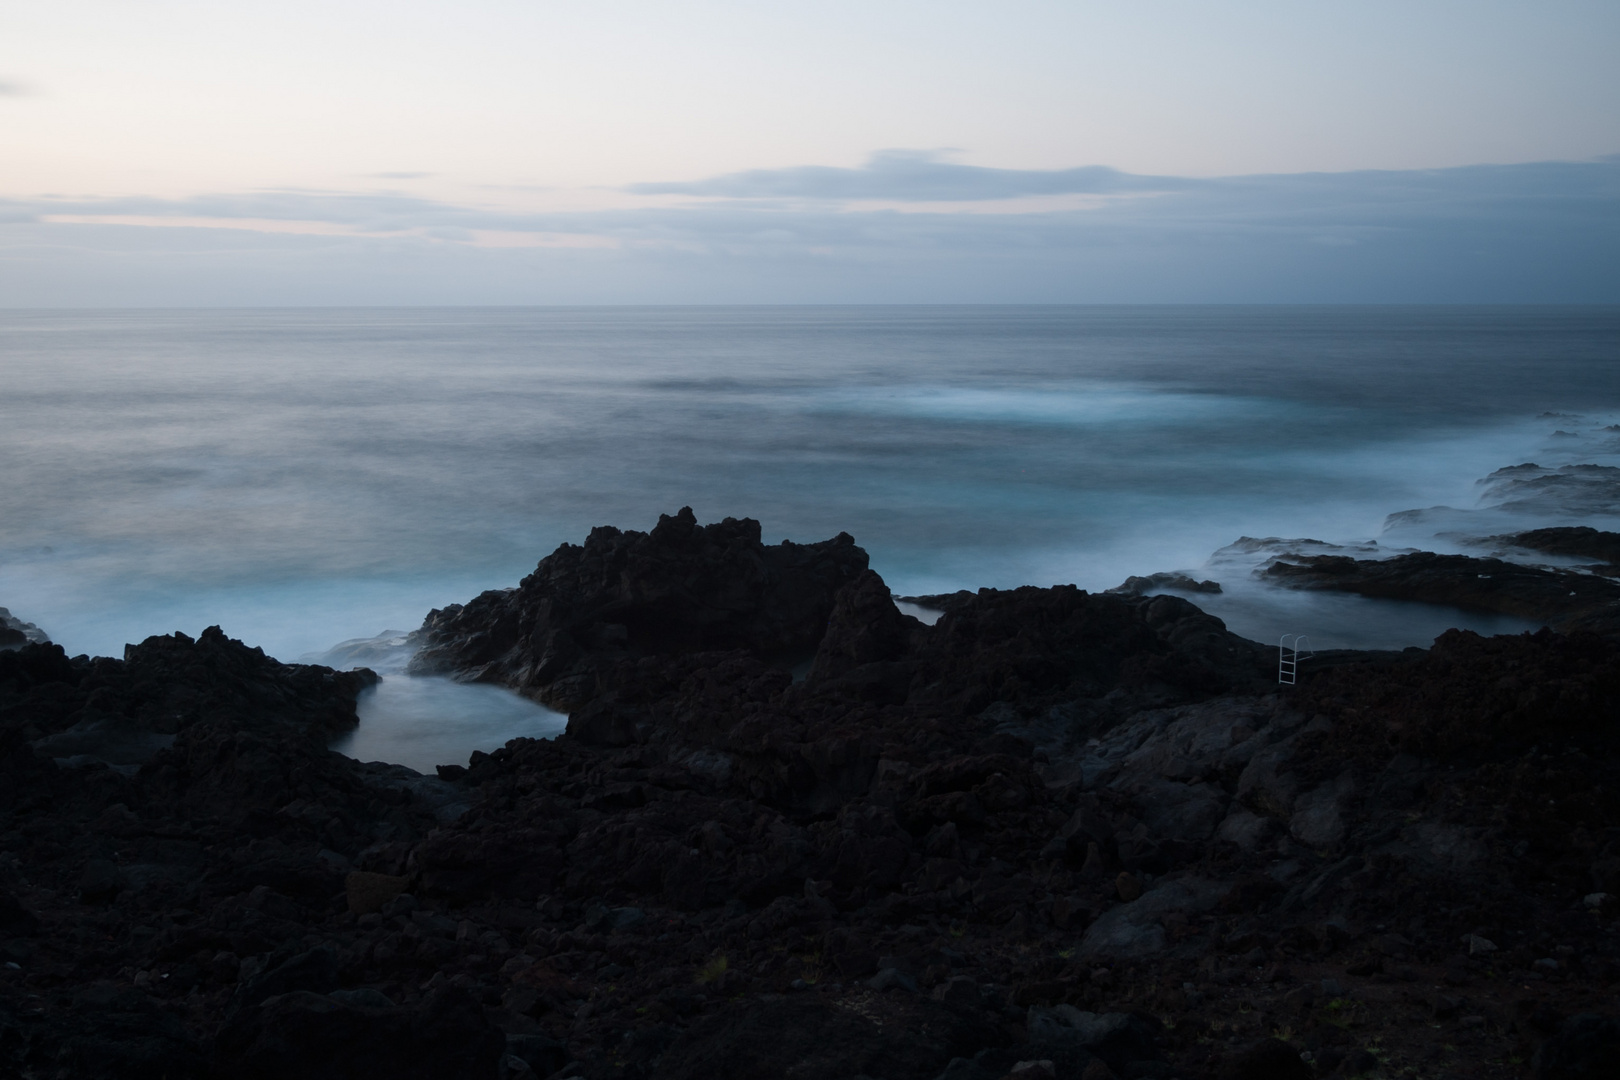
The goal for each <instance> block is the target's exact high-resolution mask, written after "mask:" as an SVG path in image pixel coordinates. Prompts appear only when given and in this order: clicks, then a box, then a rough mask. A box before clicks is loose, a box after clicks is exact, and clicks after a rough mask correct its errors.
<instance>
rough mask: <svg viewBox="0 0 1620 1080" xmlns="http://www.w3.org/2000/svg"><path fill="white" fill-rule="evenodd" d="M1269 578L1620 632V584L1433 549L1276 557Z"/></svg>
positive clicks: (1302, 585)
mask: <svg viewBox="0 0 1620 1080" xmlns="http://www.w3.org/2000/svg"><path fill="white" fill-rule="evenodd" d="M1261 576H1262V577H1263V578H1264V579H1265V580H1267V581H1270V582H1272V583H1274V584H1277V585H1285V586H1287V587H1289V588H1292V589H1323V590H1331V591H1335V592H1349V593H1357V594H1359V595H1361V596H1370V597H1377V598H1380V599H1385V600H1420V601H1423V602H1425V603H1430V604H1446V605H1449V606H1451V607H1460V608H1472V609H1474V610H1477V611H1494V612H1499V613H1501V614H1503V615H1516V616H1518V617H1520V618H1524V619H1543V620H1546V621H1547V623H1548V624H1550V625H1551V626H1552V627H1553V628H1554V629H1556V630H1575V629H1589V630H1595V631H1598V632H1600V633H1620V584H1617V583H1615V582H1613V581H1609V580H1606V579H1604V578H1596V577H1591V576H1589V575H1586V574H1576V573H1569V572H1564V571H1557V570H1538V569H1535V568H1533V567H1528V566H1519V565H1517V564H1515V563H1509V562H1503V561H1502V560H1500V559H1476V558H1473V557H1471V556H1467V555H1436V554H1434V553H1433V552H1428V551H1420V552H1415V553H1413V554H1410V555H1399V556H1396V557H1395V558H1393V559H1382V560H1373V559H1352V558H1350V557H1349V556H1345V555H1315V556H1295V557H1292V558H1282V559H1277V560H1274V561H1273V562H1272V563H1271V565H1270V566H1268V567H1266V569H1265V570H1263V571H1262V572H1261Z"/></svg>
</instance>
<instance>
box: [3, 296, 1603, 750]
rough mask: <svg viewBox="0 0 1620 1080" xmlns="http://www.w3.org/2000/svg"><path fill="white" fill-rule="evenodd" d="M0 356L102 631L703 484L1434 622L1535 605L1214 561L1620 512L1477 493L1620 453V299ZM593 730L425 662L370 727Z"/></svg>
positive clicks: (1233, 616)
mask: <svg viewBox="0 0 1620 1080" xmlns="http://www.w3.org/2000/svg"><path fill="white" fill-rule="evenodd" d="M0 363H3V372H4V379H5V381H4V394H3V395H0V452H3V455H4V457H3V460H4V463H5V470H4V475H3V479H0V604H3V605H4V606H6V607H9V608H10V609H11V611H12V612H13V613H14V614H16V615H17V616H18V617H20V618H23V619H27V620H29V621H32V622H35V623H38V624H39V625H40V626H41V627H43V628H44V629H45V630H46V631H47V632H49V633H50V634H51V636H52V637H53V639H55V640H57V641H59V642H61V643H63V644H64V645H65V646H66V647H67V648H68V649H69V650H70V651H71V652H89V653H97V654H111V655H119V654H120V653H121V650H122V647H123V644H124V643H125V642H129V641H139V640H141V639H142V638H144V637H146V636H147V635H149V634H155V633H165V632H168V631H171V630H175V629H181V630H185V631H186V632H188V633H192V634H195V633H197V632H198V631H199V630H201V629H202V628H203V627H205V626H207V625H210V624H216V623H217V624H219V625H221V626H222V627H223V628H224V629H225V631H226V632H227V633H229V634H230V635H231V636H233V637H238V638H241V639H243V640H245V641H247V642H249V643H251V644H257V645H262V646H263V647H264V648H265V649H266V651H268V652H270V653H271V654H272V655H276V656H279V657H281V658H283V659H289V660H290V659H296V658H299V657H303V656H306V655H325V654H326V650H328V649H330V648H331V646H332V645H333V644H334V643H336V642H339V641H342V640H344V639H351V638H365V637H370V636H372V635H374V634H377V633H378V632H379V631H381V630H382V629H383V628H384V627H407V628H409V627H414V626H416V625H418V624H419V623H420V621H421V619H422V616H423V615H424V614H425V613H426V612H427V611H428V610H429V609H430V608H432V607H438V606H443V605H444V604H447V603H452V602H459V601H464V600H466V599H468V598H469V597H471V596H473V595H475V594H476V593H478V592H479V591H481V590H483V589H486V588H496V587H505V586H510V585H513V584H516V582H517V581H518V579H519V578H521V577H522V576H523V575H524V574H526V573H527V572H529V571H530V570H532V569H533V567H534V564H535V562H536V561H537V560H538V559H539V558H540V557H542V556H543V555H545V554H546V553H548V552H549V551H551V550H552V549H553V548H554V547H555V546H556V545H557V544H559V543H561V542H564V541H575V542H577V541H578V540H580V539H581V538H583V536H584V535H585V534H586V533H587V532H588V531H589V529H590V528H591V527H592V526H595V525H600V524H613V525H617V526H620V527H622V528H643V529H644V528H648V527H650V526H651V525H652V524H653V523H654V522H655V521H656V520H657V516H658V514H659V513H661V512H663V513H670V512H673V511H675V510H676V509H678V508H679V507H681V506H683V505H691V506H692V507H693V508H694V510H695V511H696V512H697V515H698V517H699V519H700V520H703V521H714V520H718V519H720V518H722V517H725V516H728V515H731V516H749V517H755V518H758V519H760V520H761V522H762V523H763V526H764V532H765V536H766V539H767V541H768V542H774V541H776V540H779V539H782V538H784V537H790V538H792V539H795V540H800V541H812V540H820V539H824V538H826V537H828V536H831V535H834V534H835V533H837V532H839V531H841V530H843V531H848V532H850V533H852V534H853V535H854V536H855V538H856V540H857V541H858V542H859V543H860V544H861V545H862V546H863V547H865V548H866V549H867V551H868V552H870V553H871V556H872V564H873V567H874V568H875V569H876V570H878V571H879V572H880V573H881V574H882V575H883V576H884V578H885V579H886V580H887V581H888V582H889V583H890V585H891V586H892V587H893V588H894V590H895V591H896V592H897V593H902V594H915V593H933V592H945V591H952V590H955V589H958V588H977V587H979V586H986V585H988V586H1014V585H1020V584H1038V585H1045V584H1053V583H1059V582H1073V583H1075V584H1078V585H1080V586H1081V587H1083V588H1087V589H1104V588H1108V587H1111V586H1114V585H1117V584H1119V583H1120V582H1121V581H1122V580H1123V579H1124V578H1125V577H1127V576H1129V575H1132V574H1148V573H1152V572H1154V571H1160V570H1187V571H1190V572H1192V573H1194V574H1195V575H1196V576H1199V577H1213V578H1214V579H1216V580H1219V581H1220V582H1221V583H1222V586H1223V589H1224V591H1223V592H1222V593H1221V594H1219V595H1216V596H1206V595H1197V596H1192V597H1190V598H1191V599H1193V600H1194V601H1195V602H1197V603H1200V604H1201V605H1203V606H1205V607H1206V608H1207V609H1209V610H1211V611H1212V612H1214V613H1216V614H1218V615H1219V616H1221V617H1222V618H1223V619H1226V620H1227V622H1228V624H1229V625H1230V626H1232V628H1233V629H1235V630H1237V631H1238V632H1240V633H1243V634H1246V635H1248V636H1250V637H1254V638H1257V639H1260V640H1268V641H1275V640H1276V637H1277V636H1278V635H1279V634H1280V633H1283V632H1305V633H1309V634H1310V635H1311V637H1312V641H1313V643H1314V644H1315V645H1316V646H1317V647H1318V648H1322V647H1332V646H1336V645H1343V646H1358V647H1400V646H1405V645H1426V644H1428V642H1429V641H1430V640H1432V639H1433V637H1434V636H1435V635H1436V634H1438V633H1440V632H1441V631H1443V630H1444V629H1446V628H1448V627H1450V626H1465V627H1470V628H1474V629H1478V630H1480V631H1481V632H1514V631H1517V630H1520V629H1524V628H1526V627H1527V624H1524V623H1522V622H1519V621H1517V620H1511V619H1504V618H1500V617H1493V616H1488V615H1480V614H1477V613H1468V612H1461V611H1452V610H1449V609H1435V608H1429V607H1425V606H1423V605H1411V604H1400V603H1375V602H1371V601H1365V600H1360V599H1356V598H1352V597H1346V596H1329V595H1324V594H1307V593H1297V592H1286V591H1283V590H1279V589H1275V588H1271V587H1268V586H1264V585H1261V584H1260V583H1258V582H1257V581H1255V580H1254V578H1253V577H1252V571H1253V569H1254V566H1255V565H1257V564H1258V557H1255V558H1251V559H1249V560H1248V561H1247V562H1245V561H1244V558H1242V557H1238V556H1234V555H1232V554H1231V553H1228V554H1226V555H1225V556H1222V557H1216V555H1215V553H1216V552H1217V551H1218V550H1220V549H1222V548H1223V547H1224V546H1226V545H1228V544H1230V543H1231V542H1232V541H1234V540H1236V539H1237V538H1238V537H1239V536H1244V535H1247V536H1252V537H1284V538H1300V537H1311V538H1316V539H1320V540H1325V541H1331V542H1335V543H1346V542H1358V543H1362V544H1366V543H1369V542H1373V541H1376V542H1377V543H1378V544H1380V545H1382V547H1381V549H1380V550H1382V551H1385V552H1388V553H1393V552H1394V551H1396V550H1399V549H1402V548H1408V547H1424V548H1428V549H1431V550H1457V549H1458V548H1459V545H1462V544H1464V543H1465V540H1466V537H1467V536H1469V535H1475V536H1483V535H1490V534H1492V533H1498V532H1503V531H1510V530H1511V529H1517V528H1529V527H1534V526H1536V525H1542V524H1557V523H1570V524H1573V523H1580V524H1591V525H1596V526H1598V527H1605V526H1607V527H1610V528H1614V527H1615V520H1616V519H1615V512H1616V507H1615V506H1614V505H1613V503H1612V501H1610V502H1604V501H1603V500H1604V498H1605V497H1607V496H1605V497H1600V498H1597V500H1596V501H1593V500H1591V499H1588V500H1587V501H1586V502H1584V503H1581V504H1580V505H1564V504H1560V503H1559V502H1558V501H1557V500H1556V499H1542V500H1540V501H1539V502H1533V503H1525V504H1523V505H1519V506H1518V507H1517V509H1502V508H1501V505H1500V504H1501V503H1502V501H1503V500H1502V499H1501V498H1499V497H1497V496H1495V495H1493V493H1492V490H1491V489H1489V488H1486V487H1482V486H1481V484H1480V483H1479V482H1480V480H1481V479H1482V478H1484V477H1486V476H1487V475H1489V474H1490V473H1491V472H1493V471H1494V470H1496V469H1499V468H1502V467H1503V466H1509V465H1516V464H1520V463H1522V462H1531V461H1533V462H1537V463H1539V464H1541V465H1545V466H1559V465H1566V464H1576V463H1594V464H1606V465H1616V464H1620V429H1612V430H1611V429H1610V426H1611V425H1614V424H1616V423H1617V421H1620V310H1617V309H1615V308H1564V309H1557V308H1457V309H1445V308H1358V307H1340V308H1005V307H988V308H960V307H940V308H931V307H917V308H780V309H776V308H680V309H654V308H637V309H616V308H588V309H488V310H479V309H444V310H423V309H416V310H411V309H373V310H301V311H274V310H251V311H190V312H180V311H141V312H136V311H119V312H23V311H4V312H0ZM1436 506H1445V507H1450V508H1452V510H1451V511H1446V512H1436V513H1434V514H1431V515H1428V516H1418V517H1409V518H1405V519H1400V520H1399V521H1398V522H1397V527H1396V528H1395V529H1394V530H1391V531H1386V528H1385V522H1386V517H1387V516H1388V515H1390V514H1392V513H1396V512H1399V511H1405V510H1411V509H1421V508H1429V507H1436ZM1437 534H1438V535H1437ZM1360 557H1368V556H1365V555H1363V556H1360ZM396 659H397V658H396ZM560 723H561V718H559V717H556V716H555V714H549V713H545V712H544V711H543V710H539V709H538V707H537V706H533V705H531V704H530V703H527V702H524V701H522V700H520V699H517V698H515V697H513V696H512V695H508V694H505V693H504V692H502V691H499V690H494V689H492V688H489V687H470V688H469V687H461V686H458V685H457V684H452V683H446V682H443V681H439V680H434V681H431V682H429V683H418V682H417V681H413V680H409V679H406V678H405V677H404V676H403V675H402V674H401V673H400V672H399V670H398V667H397V665H396V666H395V667H394V668H392V669H390V670H389V671H388V673H386V674H385V681H384V683H383V684H382V685H381V686H380V687H379V688H378V689H377V690H376V691H374V692H372V693H371V694H370V695H369V696H368V698H367V699H366V701H363V702H362V724H361V731H360V732H358V733H357V734H356V735H355V736H354V737H353V739H352V741H351V742H350V743H349V744H347V750H346V752H352V753H355V754H356V755H357V756H367V755H374V756H377V757H379V758H383V759H385V760H394V761H401V762H403V763H406V764H413V763H419V764H420V766H425V765H428V764H437V763H439V761H436V760H431V759H434V758H439V757H441V756H442V760H443V761H446V762H448V761H452V760H457V761H459V760H464V759H465V756H466V752H467V751H468V750H470V749H473V748H477V747H482V748H485V749H488V748H491V747H492V746H494V745H499V743H500V742H502V741H504V740H505V738H508V737H510V736H511V735H513V734H544V733H548V732H553V731H555V730H556V729H557V727H558V725H559V724H560ZM390 732H393V734H392V735H390V734H389V733H390ZM435 732H438V733H439V734H435ZM435 740H439V741H435ZM408 744H410V745H408ZM412 747H414V748H412ZM418 751H420V753H418ZM407 756H410V757H411V760H409V761H406V760H405V758H406V757H407Z"/></svg>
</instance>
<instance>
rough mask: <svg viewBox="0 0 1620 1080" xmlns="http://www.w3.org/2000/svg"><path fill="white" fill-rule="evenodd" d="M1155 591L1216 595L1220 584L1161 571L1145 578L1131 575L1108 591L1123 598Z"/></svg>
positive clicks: (1219, 589)
mask: <svg viewBox="0 0 1620 1080" xmlns="http://www.w3.org/2000/svg"><path fill="white" fill-rule="evenodd" d="M1155 589H1171V590H1173V591H1175V592H1193V593H1218V592H1220V591H1221V583H1220V582H1218V581H1199V580H1198V579H1196V578H1192V577H1188V576H1187V575H1186V574H1180V573H1175V572H1172V571H1161V572H1159V573H1157V574H1149V575H1147V576H1146V577H1141V576H1138V575H1132V576H1131V577H1128V578H1126V579H1125V581H1124V583H1123V584H1120V585H1116V586H1114V587H1113V588H1112V589H1109V590H1108V591H1109V592H1111V593H1120V594H1122V595H1125V596H1141V595H1142V594H1143V593H1149V592H1153V591H1154V590H1155Z"/></svg>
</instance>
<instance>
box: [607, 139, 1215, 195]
mask: <svg viewBox="0 0 1620 1080" xmlns="http://www.w3.org/2000/svg"><path fill="white" fill-rule="evenodd" d="M1197 183H1198V181H1194V180H1186V179H1181V178H1177V177H1165V176H1135V175H1132V174H1130V173H1122V172H1120V171H1119V170H1117V169H1110V168H1108V167H1106V166H1102V165H1088V166H1084V167H1082V168H1077V169H1054V170H1037V169H988V168H984V167H982V166H977V165H957V164H954V163H952V162H949V161H945V160H942V155H941V154H940V153H939V152H937V151H919V150H884V151H881V152H879V153H876V154H873V155H872V157H871V158H870V159H869V160H868V161H867V163H866V164H865V165H864V166H862V167H861V168H859V169H839V168H831V167H828V166H822V165H804V166H799V167H796V168H789V169H754V170H750V171H747V172H736V173H727V174H725V175H724V176H715V177H711V178H709V179H706V180H685V181H666V182H659V183H645V184H632V185H630V186H629V187H628V188H626V190H627V191H629V192H631V193H633V194H637V195H695V196H709V197H717V198H730V199H841V200H852V199H858V200H889V201H915V202H971V201H974V200H981V199H982V200H990V199H1016V198H1022V197H1027V196H1037V195H1118V194H1125V193H1131V192H1144V191H1176V190H1183V189H1186V188H1188V187H1192V186H1196V184H1197Z"/></svg>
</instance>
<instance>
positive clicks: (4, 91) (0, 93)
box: [0, 78, 34, 97]
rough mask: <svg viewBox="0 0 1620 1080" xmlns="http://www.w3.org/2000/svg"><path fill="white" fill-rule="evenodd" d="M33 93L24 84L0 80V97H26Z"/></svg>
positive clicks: (4, 79)
mask: <svg viewBox="0 0 1620 1080" xmlns="http://www.w3.org/2000/svg"><path fill="white" fill-rule="evenodd" d="M33 92H34V91H33V90H32V89H31V88H30V87H29V86H28V85H27V84H26V83H21V82H18V81H17V80H15V79H6V78H0V97H28V96H29V95H31V94H32V93H33Z"/></svg>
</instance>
